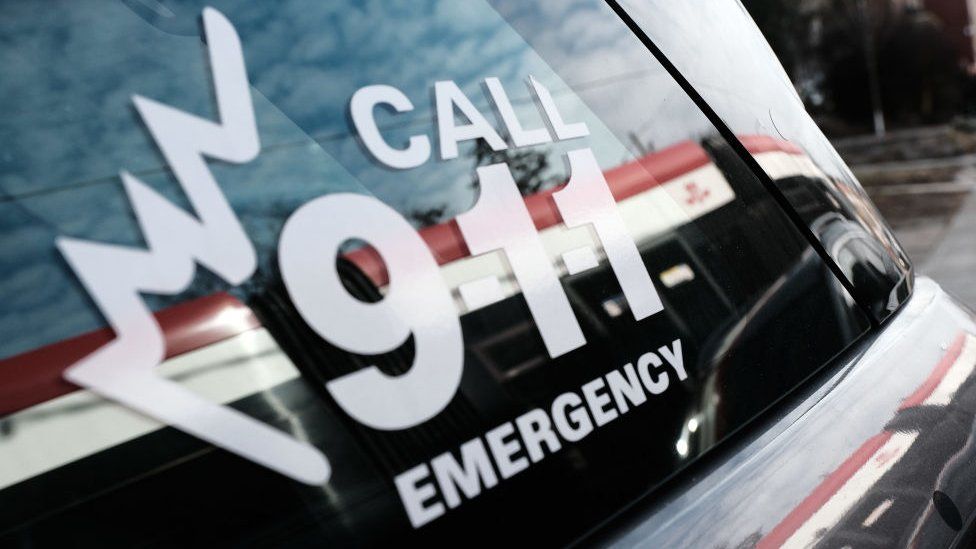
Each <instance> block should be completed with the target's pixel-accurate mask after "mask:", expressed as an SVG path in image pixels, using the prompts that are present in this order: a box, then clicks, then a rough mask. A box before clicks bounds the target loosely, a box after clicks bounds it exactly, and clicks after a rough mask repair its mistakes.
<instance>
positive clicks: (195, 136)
mask: <svg viewBox="0 0 976 549" xmlns="http://www.w3.org/2000/svg"><path fill="white" fill-rule="evenodd" d="M203 23H204V29H205V32H206V37H207V43H208V48H209V53H210V65H211V67H212V68H211V70H212V72H213V82H214V89H215V94H216V97H217V105H218V109H219V115H220V123H214V122H212V121H209V120H205V119H202V118H199V117H197V116H193V115H191V114H188V113H185V112H183V111H180V110H177V109H174V108H172V107H169V106H167V105H163V104H161V103H158V102H156V101H153V100H151V99H147V98H144V97H140V96H135V97H134V98H133V101H134V102H135V105H136V108H137V109H138V111H139V114H140V115H141V116H142V119H143V120H144V121H145V123H146V125H147V126H148V128H149V131H150V132H151V133H152V136H153V138H154V139H155V141H156V144H157V145H158V146H159V148H160V150H161V151H162V153H163V155H164V156H165V158H166V161H167V162H168V163H169V166H170V167H171V168H172V170H173V173H174V174H175V175H176V178H177V180H178V181H179V182H180V185H181V186H182V188H183V190H184V191H185V193H186V195H187V196H188V197H189V199H190V202H191V204H192V205H193V208H194V210H195V211H196V214H197V216H198V218H199V219H197V218H194V217H192V216H191V215H189V214H188V213H186V212H185V211H183V210H181V209H180V208H178V207H176V206H174V205H173V204H172V203H170V202H169V201H167V200H166V199H165V198H163V197H162V196H161V195H159V194H158V193H157V192H156V191H154V190H152V189H151V188H150V187H149V186H147V185H146V184H145V183H143V182H141V181H139V180H138V179H136V178H135V177H133V176H132V175H130V174H128V173H126V172H123V173H122V174H121V176H122V182H123V184H124V186H125V190H126V193H127V194H128V196H129V199H130V201H131V202H132V207H133V209H134V210H135V213H136V217H137V218H138V220H139V225H140V226H141V227H142V230H143V232H144V234H145V238H146V242H147V243H148V245H149V249H148V250H143V249H136V248H127V247H122V246H116V245H110V244H102V243H97V242H90V241H84V240H77V239H73V238H66V237H61V238H59V239H58V241H57V246H58V248H59V249H60V250H61V253H62V254H63V255H64V257H65V259H66V260H67V261H68V263H69V264H70V265H71V267H72V269H74V271H75V274H76V275H77V276H78V278H79V279H81V281H82V283H83V284H84V285H85V288H87V290H88V292H89V293H90V294H91V296H92V298H93V299H94V300H95V302H96V304H97V305H98V307H99V309H100V310H101V312H102V314H103V315H105V317H106V318H107V320H108V322H109V324H110V325H111V326H112V328H113V329H114V330H115V333H116V336H117V337H116V339H115V340H113V341H112V342H111V343H109V344H107V345H105V346H104V347H102V348H100V349H98V350H97V351H95V352H94V353H92V354H90V355H88V356H87V357H85V358H83V359H82V360H80V361H78V362H77V363H75V364H74V365H72V366H71V367H70V368H69V369H68V370H66V371H65V373H64V377H65V378H66V379H68V380H69V381H71V382H72V383H75V384H77V385H80V386H82V387H86V388H88V389H90V390H91V391H93V392H95V393H98V394H100V395H102V396H104V397H106V398H109V399H112V400H115V401H117V402H120V403H122V404H124V405H125V406H128V407H130V408H133V409H135V410H138V411H140V412H142V413H144V414H146V415H148V416H151V417H153V418H156V419H158V420H160V421H163V422H165V423H168V424H170V425H172V426H174V427H176V428H178V429H180V430H182V431H184V432H187V433H189V434H192V435H194V436H196V437H199V438H201V439H203V440H206V441H208V442H210V443H212V444H214V445H217V446H220V447H222V448H224V449H226V450H229V451H231V452H234V453H236V454H238V455H241V456H243V457H245V458H247V459H249V460H252V461H254V462H257V463H260V464H262V465H264V466H266V467H269V468H271V469H274V470H275V471H278V472H280V473H283V474H285V475H287V476H289V477H292V478H294V479H296V480H299V481H302V482H306V483H309V484H320V483H323V482H325V481H327V480H328V478H329V474H330V468H329V462H328V460H327V459H326V458H325V456H324V455H323V454H322V453H321V452H320V451H319V450H317V449H316V448H314V447H312V446H311V445H309V444H306V443H303V442H300V441H298V440H297V439H295V438H293V437H291V436H289V435H287V434H285V433H284V432H282V431H279V430H277V429H274V428H272V427H270V426H268V425H265V424H264V423H261V422H259V421H257V420H255V419H253V418H251V417H248V416H246V415H244V414H242V413H240V412H238V411H236V410H233V409H231V408H228V407H226V406H221V405H218V404H215V403H212V402H209V401H207V400H205V399H203V398H201V397H199V396H197V395H195V394H193V393H191V392H190V391H188V390H186V389H184V388H183V387H181V386H179V385H177V384H175V383H173V382H170V381H168V380H165V379H163V378H160V377H158V376H157V375H156V373H155V367H156V366H157V365H159V363H160V362H161V361H162V360H163V358H164V356H165V340H164V338H163V334H162V332H161V330H160V327H159V325H158V324H157V322H156V319H155V318H154V317H153V315H152V312H151V311H150V310H149V308H148V307H147V306H146V304H145V303H144V302H143V300H142V297H141V296H140V292H149V293H156V294H169V295H172V294H178V293H179V292H182V291H183V290H185V289H186V288H187V287H188V286H189V284H190V282H191V281H192V280H193V275H194V272H195V270H196V264H195V262H196V261H199V262H200V263H201V264H202V265H204V266H206V267H207V268H209V269H210V270H211V271H213V272H214V273H216V274H217V275H219V276H220V277H222V278H223V279H224V280H226V281H228V282H230V283H231V284H240V283H241V282H243V281H245V280H247V279H248V278H249V277H250V276H251V274H252V273H253V272H254V269H255V268H256V265H257V261H256V258H255V252H254V247H253V246H252V244H251V242H250V240H249V239H248V237H247V234H246V233H245V232H244V229H243V228H242V227H241V224H240V222H239V221H238V219H237V217H236V216H235V215H234V212H233V210H232V209H231V208H230V206H229V205H228V203H227V200H226V198H225V197H224V195H223V193H222V192H221V190H220V187H219V186H218V185H217V182H216V181H215V180H214V177H213V175H212V174H211V173H210V169H209V168H208V167H207V163H206V160H205V159H204V156H206V157H209V158H214V159H218V160H223V161H226V162H232V163H244V162H248V161H250V160H252V159H254V158H255V157H256V156H257V154H258V152H259V151H260V143H259V141H258V133H257V127H256V124H255V121H254V110H253V106H252V103H251V94H250V85H249V83H248V79H247V72H246V69H245V67H244V56H243V53H242V51H241V44H240V40H239V38H238V36H237V32H236V31H235V30H234V27H233V26H232V25H231V23H230V22H229V21H228V20H227V19H226V18H225V17H224V16H223V15H222V14H221V13H220V12H218V11H217V10H215V9H213V8H206V9H204V11H203Z"/></svg>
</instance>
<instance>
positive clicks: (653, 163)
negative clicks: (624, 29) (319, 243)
mask: <svg viewBox="0 0 976 549" xmlns="http://www.w3.org/2000/svg"><path fill="white" fill-rule="evenodd" d="M740 141H741V142H742V143H743V145H744V146H745V147H746V149H748V150H749V151H750V152H751V153H753V154H759V153H762V152H769V151H773V150H776V151H782V152H789V153H791V154H801V151H800V149H799V148H797V147H796V146H794V145H792V144H790V143H786V142H784V141H779V140H776V139H773V138H770V137H764V136H742V137H740ZM710 162H711V159H710V158H709V157H708V155H707V153H706V152H705V150H704V149H702V147H701V146H700V145H698V144H697V143H695V142H692V141H682V142H680V143H677V144H675V145H672V146H670V147H667V148H665V149H662V150H660V151H656V152H653V153H650V154H648V155H645V156H643V157H641V158H639V159H637V160H635V161H633V162H629V163H627V164H624V165H622V166H618V167H616V168H613V169H611V170H608V171H606V172H604V175H605V176H606V178H607V182H608V183H609V185H610V190H611V192H612V193H613V196H614V198H616V200H617V201H621V200H624V199H626V198H629V197H631V196H634V195H636V194H639V193H641V192H644V191H646V190H649V189H651V188H653V187H656V186H658V185H660V184H662V183H664V182H667V181H670V180H672V179H674V178H676V177H679V176H681V175H684V174H686V173H688V172H690V171H692V170H695V169H698V168H701V167H703V166H705V165H708V164H709V163H710ZM557 190H559V188H558V187H557V188H554V189H549V190H547V191H543V192H541V193H537V194H535V195H532V196H529V197H527V198H526V199H525V202H526V205H527V207H528V209H529V212H530V214H531V215H532V220H533V222H534V223H535V226H536V228H537V229H539V230H542V229H545V228H548V227H552V226H554V225H557V224H558V223H560V222H561V221H562V218H561V217H560V215H559V211H558V210H557V209H556V207H555V204H554V203H553V201H552V194H553V193H554V192H556V191H557ZM420 236H421V237H422V238H423V239H424V241H425V242H426V243H427V245H428V247H430V249H431V252H432V253H433V254H434V257H435V259H436V260H437V262H438V264H440V265H444V264H447V263H450V262H452V261H456V260H458V259H461V258H464V257H467V256H469V255H470V251H469V250H468V247H467V245H466V244H465V242H464V239H463V238H462V237H461V232H460V229H458V226H457V223H456V222H455V221H454V220H451V221H447V222H444V223H441V224H438V225H434V226H431V227H426V228H424V229H421V230H420ZM346 257H347V258H348V259H350V260H351V261H352V262H353V263H355V264H356V265H357V266H358V267H359V268H360V269H362V270H363V272H364V273H365V274H366V275H367V276H368V277H369V278H370V279H371V280H372V281H374V282H375V283H376V284H377V285H379V286H385V285H386V284H387V283H389V276H388V274H387V272H386V267H385V265H384V264H383V260H382V259H381V258H380V257H379V255H378V254H377V253H376V252H375V251H374V250H372V249H371V248H364V249H360V250H356V251H354V252H351V253H349V254H347V256H346ZM225 311H230V312H231V313H233V312H234V311H239V313H238V314H241V315H243V317H244V318H245V320H244V321H243V322H242V323H234V324H227V323H223V322H221V321H220V318H221V317H220V315H221V314H222V313H224V312H225ZM155 316H156V318H157V320H158V321H159V323H160V326H161V328H162V329H163V333H164V335H165V337H166V350H167V353H166V356H167V358H172V357H174V356H178V355H180V354H183V353H185V352H188V351H191V350H194V349H197V348H200V347H203V346H206V345H209V344H212V343H217V342H218V341H221V340H223V339H226V338H228V337H231V336H234V335H237V334H239V333H241V332H243V331H246V330H247V329H251V328H254V327H257V326H259V325H260V323H259V322H258V320H257V319H256V318H255V317H254V315H253V314H252V313H251V312H250V310H249V309H247V307H246V306H245V305H244V304H242V303H241V302H239V301H237V300H236V299H234V298H233V297H231V296H230V295H229V294H226V293H220V294H215V295H212V296H208V297H203V298H200V299H196V300H193V301H188V302H185V303H181V304H179V305H176V306H174V307H170V308H167V309H164V310H161V311H158V312H156V313H155ZM242 327H243V328H242ZM113 337H114V335H113V332H112V331H111V330H110V329H108V328H105V329H101V330H96V331H93V332H89V333H86V334H82V335H80V336H77V337H74V338H71V339H66V340H63V341H61V342H58V343H55V344H52V345H48V346H45V347H41V348H39V349H36V350H33V351H29V352H26V353H23V354H21V355H17V356H14V357H10V358H7V359H4V360H0V416H4V415H7V414H10V413H13V412H16V411H18V410H22V409H24V408H27V407H30V406H34V405H36V404H40V403H42V402H45V401H47V400H50V399H52V398H56V397H59V396H61V395H64V394H67V393H70V392H72V391H74V390H77V387H76V386H75V385H72V384H70V383H68V382H66V381H64V380H63V379H62V377H61V375H62V373H63V372H64V370H65V369H67V368H68V367H69V366H71V365H72V364H74V363H75V362H77V361H78V360H80V359H82V358H84V357H85V356H87V355H88V354H90V353H92V352H93V351H95V350H96V349H98V348H99V347H101V346H102V345H105V344H106V343H108V342H109V341H111V340H112V339H113Z"/></svg>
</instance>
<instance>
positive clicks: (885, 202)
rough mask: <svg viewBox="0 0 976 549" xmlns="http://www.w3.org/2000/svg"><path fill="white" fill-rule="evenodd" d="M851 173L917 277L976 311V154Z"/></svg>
mask: <svg viewBox="0 0 976 549" xmlns="http://www.w3.org/2000/svg"><path fill="white" fill-rule="evenodd" d="M853 169H854V171H855V173H856V174H857V176H858V178H859V179H860V180H861V181H862V183H863V184H864V185H865V188H866V190H867V191H868V194H869V195H870V196H871V199H872V200H873V201H874V203H875V204H877V206H878V209H879V210H881V213H882V215H883V216H884V218H885V219H886V220H887V221H888V223H890V224H891V226H892V229H893V230H894V231H895V235H896V236H897V237H898V241H899V242H900V243H901V244H902V246H904V248H905V251H907V252H908V256H909V257H910V258H911V259H912V262H913V263H914V264H915V269H916V271H917V272H918V273H920V274H923V275H926V276H929V277H931V278H933V279H934V280H936V281H937V282H939V283H940V284H942V286H943V287H944V288H945V290H946V291H947V292H949V293H950V294H952V295H954V296H956V297H958V298H959V299H960V300H962V301H963V302H964V303H966V304H967V305H969V306H970V307H976V286H974V284H972V282H973V280H974V279H976V192H973V191H974V190H976V154H960V155H957V156H952V157H948V158H935V159H926V158H921V159H910V160H898V161H887V162H880V163H877V164H868V165H860V166H853Z"/></svg>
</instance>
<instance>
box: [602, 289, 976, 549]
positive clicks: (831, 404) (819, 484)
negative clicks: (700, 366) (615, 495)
mask: <svg viewBox="0 0 976 549" xmlns="http://www.w3.org/2000/svg"><path fill="white" fill-rule="evenodd" d="M974 334H976V323H974V317H973V314H972V313H971V312H970V311H968V310H967V309H965V308H963V307H962V306H960V305H959V304H958V303H956V302H955V301H953V299H952V298H951V297H950V296H948V295H946V294H945V293H944V292H943V291H942V289H941V288H940V287H939V286H938V284H936V283H935V282H933V281H932V280H930V279H927V278H924V277H920V278H918V279H917V281H916V285H915V291H914V293H913V295H912V297H911V299H910V300H909V301H908V303H907V304H906V305H905V306H904V308H903V309H902V310H901V311H900V312H899V313H898V314H897V315H896V316H895V317H894V318H893V319H892V321H891V322H890V323H889V324H888V325H886V327H885V329H884V330H883V331H881V332H880V333H878V334H876V335H873V336H871V337H870V338H869V339H868V340H867V341H864V342H863V344H862V345H860V346H859V347H858V348H857V349H855V350H852V352H851V355H852V356H849V357H848V358H847V359H846V360H844V361H843V363H842V364H841V365H840V366H838V367H837V368H836V369H834V370H832V371H830V372H825V373H824V374H823V375H821V376H818V377H817V379H815V380H812V382H811V383H810V384H809V385H808V386H806V387H805V388H804V390H802V391H800V392H799V394H797V395H795V396H794V397H792V398H791V399H790V401H789V402H787V403H783V405H781V406H778V407H776V408H775V409H773V410H770V411H769V413H768V415H767V418H766V419H765V420H764V421H763V422H762V425H761V426H757V427H756V428H754V429H752V430H750V431H749V432H748V433H743V436H742V438H741V439H739V440H738V441H737V442H736V443H735V444H734V446H733V447H730V448H725V449H723V450H721V451H720V452H717V453H718V454H719V455H717V456H715V457H714V459H713V460H712V463H711V464H710V465H709V466H707V467H702V468H701V469H699V470H697V471H695V472H693V473H691V474H689V475H688V478H686V479H682V480H678V481H676V482H675V483H674V484H673V485H672V486H671V487H670V496H669V497H667V498H665V499H664V500H663V501H662V500H658V501H657V502H655V503H653V504H648V505H647V506H646V507H643V508H640V507H639V506H638V507H635V508H634V509H631V510H630V511H629V514H628V515H626V516H625V517H622V518H621V519H620V521H619V522H618V523H616V524H614V525H613V526H612V527H611V528H608V529H606V530H604V531H603V532H602V533H600V534H599V535H600V536H604V537H602V539H601V538H598V539H599V541H600V543H601V544H606V545H608V546H615V547H628V546H641V547H675V546H681V547H719V546H738V545H739V544H740V543H742V544H744V545H745V546H752V545H754V544H755V545H756V546H758V547H778V546H786V547H805V546H810V545H817V544H822V546H825V547H840V546H844V545H846V544H855V546H862V547H863V546H870V547H895V546H913V547H946V546H949V545H951V544H952V543H953V541H954V540H956V539H957V538H958V537H960V536H962V535H963V534H964V532H963V529H964V527H965V525H966V524H968V522H969V519H970V517H971V516H972V515H973V513H974V512H976V502H974V501H973V498H972V496H971V495H970V494H971V493H972V491H971V486H972V484H971V479H972V478H973V477H974V475H976V460H974V459H973V453H972V452H973V450H972V440H971V439H972V436H973V433H974V432H976V423H974V420H976V415H974V413H976V407H974V406H973V398H974V395H976V339H974ZM937 491H938V492H940V493H941V494H943V495H936V493H937ZM936 502H938V503H936ZM812 527H815V528H812Z"/></svg>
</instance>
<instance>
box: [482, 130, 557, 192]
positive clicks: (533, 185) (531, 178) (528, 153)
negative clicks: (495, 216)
mask: <svg viewBox="0 0 976 549" xmlns="http://www.w3.org/2000/svg"><path fill="white" fill-rule="evenodd" d="M546 152H547V151H545V150H539V149H529V150H524V149H523V150H517V149H503V150H500V151H495V150H492V148H491V147H490V146H489V145H488V143H486V142H485V141H484V140H480V139H479V140H478V142H477V145H475V149H474V159H475V162H474V165H475V167H478V166H487V165H490V164H499V163H502V164H507V165H508V169H509V170H511V172H512V178H513V179H515V184H516V185H518V188H519V191H520V192H521V193H522V195H523V196H525V195H530V194H535V193H537V192H539V191H541V190H543V189H546V188H549V187H552V186H553V185H557V184H559V183H561V182H562V181H563V178H562V177H561V176H559V175H549V176H546V172H547V171H548V170H549V157H548V156H547V155H546ZM471 187H473V188H477V187H478V181H477V178H475V180H474V181H472V182H471Z"/></svg>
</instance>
